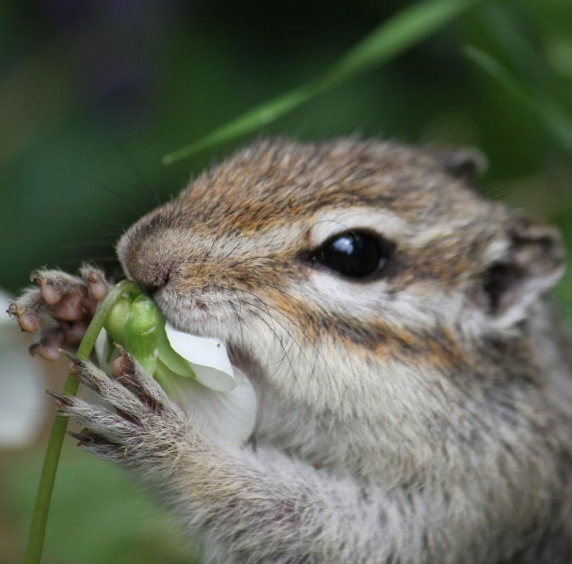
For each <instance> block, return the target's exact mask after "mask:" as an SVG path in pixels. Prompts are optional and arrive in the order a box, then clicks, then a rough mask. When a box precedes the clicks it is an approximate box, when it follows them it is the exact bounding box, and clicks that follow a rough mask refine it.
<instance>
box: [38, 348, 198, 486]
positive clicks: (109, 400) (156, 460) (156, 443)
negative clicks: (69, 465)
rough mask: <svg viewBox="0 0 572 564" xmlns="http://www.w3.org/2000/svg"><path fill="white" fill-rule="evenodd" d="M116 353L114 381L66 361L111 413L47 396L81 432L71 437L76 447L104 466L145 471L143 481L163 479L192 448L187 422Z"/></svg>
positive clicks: (127, 359)
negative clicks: (188, 447) (185, 448)
mask: <svg viewBox="0 0 572 564" xmlns="http://www.w3.org/2000/svg"><path fill="white" fill-rule="evenodd" d="M120 350H121V356H120V357H119V358H118V359H117V360H116V361H115V363H114V371H115V373H116V378H114V377H110V376H108V375H107V374H106V373H105V372H103V370H101V369H100V368H98V367H97V366H96V365H94V364H93V363H91V362H89V361H83V360H79V359H77V358H74V357H72V356H71V355H70V358H72V366H71V370H72V373H73V374H74V375H75V377H76V378H77V379H78V380H79V381H80V382H81V383H82V384H85V385H86V386H87V387H89V388H91V389H92V390H94V391H95V392H96V393H97V394H98V395H99V396H100V397H101V399H103V400H104V402H105V403H106V404H108V405H109V406H110V408H111V409H108V408H106V407H103V406H99V405H93V404H91V403H88V402H86V401H84V400H82V399H79V398H76V397H72V396H64V395H61V394H58V393H56V392H48V393H49V394H50V395H51V396H52V397H54V398H55V399H56V401H57V405H58V407H59V408H60V410H61V411H62V412H63V414H64V415H67V416H69V417H70V418H71V419H72V420H74V421H77V422H78V423H80V424H81V425H82V426H83V427H84V429H83V430H82V431H81V432H80V433H70V434H71V435H72V436H73V437H75V438H76V439H78V441H79V443H78V444H79V446H81V447H83V448H85V449H87V450H89V451H90V452H92V453H94V454H96V455H98V456H100V457H101V458H104V459H106V460H110V461H112V462H115V463H119V464H124V465H126V466H128V467H130V468H131V469H133V470H135V471H143V472H144V473H145V474H146V477H152V478H153V477H154V478H163V477H164V475H165V474H168V473H169V472H171V471H172V470H173V462H174V461H176V460H177V459H178V458H179V457H180V454H181V453H180V449H181V446H182V445H185V444H187V445H188V444H190V442H191V435H192V430H191V426H190V424H189V420H188V418H187V416H186V415H185V414H184V412H183V411H182V410H181V409H179V408H178V407H177V406H176V405H174V404H173V403H172V402H171V401H170V400H169V398H168V397H167V396H166V395H165V393H164V392H163V390H162V388H161V387H160V386H159V384H157V382H156V381H155V380H154V379H153V378H151V377H149V376H147V375H146V374H144V373H143V372H142V371H141V370H140V369H139V367H138V366H137V365H136V363H134V361H133V359H132V357H131V356H130V355H129V354H128V353H127V352H126V351H125V350H123V349H120ZM148 474H152V476H147V475H148Z"/></svg>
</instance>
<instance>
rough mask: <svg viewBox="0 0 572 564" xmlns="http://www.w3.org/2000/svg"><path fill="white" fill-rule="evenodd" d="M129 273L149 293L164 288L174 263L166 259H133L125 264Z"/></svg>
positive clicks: (151, 293)
mask: <svg viewBox="0 0 572 564" xmlns="http://www.w3.org/2000/svg"><path fill="white" fill-rule="evenodd" d="M127 268H128V271H129V275H130V276H131V278H133V280H134V281H135V282H137V283H138V284H139V285H140V286H141V287H142V288H143V289H144V290H145V292H147V293H148V294H149V295H153V294H155V292H158V291H159V290H161V289H162V288H164V287H165V286H166V285H167V284H168V282H169V280H170V279H171V276H172V272H173V268H174V265H173V263H172V262H171V261H166V260H156V261H153V260H148V261H140V260H136V261H133V262H132V263H131V264H128V265H127Z"/></svg>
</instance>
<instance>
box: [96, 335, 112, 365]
mask: <svg viewBox="0 0 572 564" xmlns="http://www.w3.org/2000/svg"><path fill="white" fill-rule="evenodd" d="M109 353H110V350H109V339H108V338H107V331H106V330H105V329H102V330H101V332H100V333H99V335H98V336H97V340H96V341H95V357H96V358H97V364H99V367H100V368H101V369H102V370H103V371H104V372H107V373H108V374H111V373H112V370H113V361H112V360H110V357H109Z"/></svg>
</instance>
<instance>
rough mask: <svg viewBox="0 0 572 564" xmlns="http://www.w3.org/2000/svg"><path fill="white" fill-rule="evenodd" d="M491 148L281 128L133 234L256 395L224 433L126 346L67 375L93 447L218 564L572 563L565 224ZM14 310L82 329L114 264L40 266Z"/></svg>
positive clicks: (144, 256)
mask: <svg viewBox="0 0 572 564" xmlns="http://www.w3.org/2000/svg"><path fill="white" fill-rule="evenodd" d="M483 164H484V160H483V157H482V156H481V155H480V154H479V153H477V152H475V151H472V150H463V149H459V150H452V149H449V148H435V147H431V146H429V147H407V146H403V145H401V144H398V143H393V142H386V141H378V140H365V141H364V140H360V139H354V138H349V139H348V138H344V139H339V140H333V141H324V142H316V143H306V144H303V143H296V142H293V141H291V140H288V139H282V138H278V139H270V140H261V141H258V142H256V143H254V144H253V145H251V146H249V147H247V148H245V149H243V150H241V151H239V152H238V153H237V154H236V155H235V156H233V157H232V158H230V159H228V160H226V161H225V162H223V163H222V164H220V165H218V166H214V167H213V168H212V169H211V170H209V171H207V172H205V173H203V175H202V176H200V177H199V178H198V179H196V180H195V181H194V182H192V183H191V184H190V185H189V186H187V187H186V188H184V189H183V191H182V192H181V193H180V194H179V195H178V196H176V197H174V198H173V199H172V200H170V201H168V202H167V203H165V204H164V205H162V206H160V207H159V208H157V209H155V210H153V211H152V212H150V213H149V214H147V215H145V216H144V217H142V218H141V219H140V220H139V221H138V222H137V223H135V225H133V226H132V227H131V228H130V229H129V230H128V231H127V232H126V233H125V234H124V235H123V237H122V238H121V240H120V241H119V244H118V246H117V252H118V256H119V259H120V261H121V263H122V266H123V268H124V271H125V275H126V276H127V277H129V278H131V279H133V280H135V281H136V282H138V283H139V284H140V285H141V286H143V287H144V288H145V289H146V291H147V292H149V294H151V295H152V296H153V297H154V299H155V300H156V303H157V304H158V306H159V308H160V309H161V311H162V312H163V313H164V315H165V316H166V318H167V319H168V320H169V321H170V322H171V323H172V324H173V325H174V326H176V327H177V328H179V329H180V330H182V331H186V332H189V333H192V334H195V335H199V336H205V337H216V338H218V339H221V340H223V341H224V342H225V343H226V345H227V347H228V350H229V354H230V357H231V360H232V362H233V364H234V365H235V366H236V367H239V368H240V369H241V370H242V371H244V372H245V373H246V374H247V376H248V378H249V379H250V381H251V383H252V385H253V387H254V389H255V391H256V395H257V399H258V405H259V408H258V414H257V423H256V427H255V430H254V432H253V435H252V437H251V439H250V440H249V441H248V442H247V443H246V444H244V445H242V446H240V447H237V446H234V445H230V444H226V443H225V441H224V440H213V439H211V438H209V437H208V436H206V435H205V434H204V433H202V432H201V430H200V424H199V422H198V421H196V420H195V419H194V418H193V414H192V413H184V412H183V411H182V410H181V408H179V407H178V406H176V405H174V404H173V402H171V401H170V400H169V399H168V398H167V397H166V395H165V394H164V392H163V391H162V389H161V388H160V387H159V385H158V384H157V383H156V382H155V381H154V380H153V379H152V378H150V377H149V376H147V375H145V374H143V373H142V372H141V370H140V369H139V368H138V366H137V365H136V363H135V362H134V361H133V359H132V358H131V357H130V356H129V354H128V353H127V352H126V351H123V352H122V356H121V357H120V358H121V362H120V363H119V364H120V368H119V369H118V376H119V377H118V378H111V377H109V376H108V375H106V374H105V373H104V372H103V371H101V370H100V369H99V368H97V367H96V366H95V365H94V364H92V363H91V362H87V361H80V360H77V359H74V360H73V362H72V369H73V371H74V372H75V374H76V375H77V377H78V378H79V379H80V381H81V382H83V383H84V384H86V385H87V386H88V387H89V388H92V389H93V390H95V391H96V392H97V394H99V395H100V396H101V397H102V398H103V400H105V402H107V404H110V405H111V406H113V407H115V408H116V412H111V411H109V410H106V409H105V408H104V407H102V406H101V404H100V402H97V404H93V403H91V402H90V401H86V400H82V399H79V398H72V397H67V396H62V395H59V394H56V393H53V395H54V397H55V398H56V400H57V405H58V407H59V408H60V409H61V410H62V411H63V412H64V413H65V414H66V415H69V416H70V417H71V418H72V419H73V420H75V421H77V422H79V423H80V424H82V425H83V426H84V427H85V429H84V430H83V431H82V432H81V433H80V434H74V436H76V437H77V438H78V439H79V444H80V445H81V446H82V447H83V448H84V449H86V450H88V451H90V452H92V453H95V454H96V455H98V456H100V457H102V458H103V459H106V460H109V461H111V462H113V463H116V464H119V465H122V466H124V467H125V468H127V469H128V471H130V472H131V473H132V474H133V475H134V476H135V478H136V479H137V480H139V481H140V482H141V483H142V484H143V485H144V486H146V487H148V488H150V489H151V490H153V491H154V492H155V493H156V496H157V498H158V500H159V502H160V503H162V504H163V506H165V507H166V508H168V509H169V510H170V511H171V512H172V513H173V514H174V515H175V516H176V518H177V519H178V521H179V522H180V523H181V525H182V527H183V528H184V530H185V531H187V532H188V533H189V534H190V535H191V536H192V538H193V539H196V540H197V542H198V543H199V544H200V547H201V549H202V551H203V553H204V559H205V562H217V563H219V562H220V563H223V562H224V563H242V562H248V563H250V564H255V563H274V564H290V563H292V564H293V563H298V564H300V563H308V564H310V563H315V564H318V563H329V564H335V563H344V564H347V563H355V564H358V563H362V564H374V563H375V564H382V563H383V564H390V563H391V564H397V563H399V564H461V563H462V564H517V563H519V564H564V563H569V562H572V385H571V384H572V380H571V376H572V349H571V347H570V344H569V341H568V340H567V337H566V335H565V329H564V328H563V325H562V323H561V322H560V321H559V316H558V314H557V310H556V308H555V307H554V306H553V305H552V302H551V301H550V299H549V298H548V297H547V296H546V294H547V292H548V290H549V289H550V288H552V287H553V286H554V285H555V284H556V283H557V282H558V280H559V279H560V277H561V275H562V273H563V270H564V266H563V265H564V252H563V248H562V244H561V241H560V237H559V234H558V232H557V230H556V229H555V228H553V227H550V226H547V225H541V224H539V223H536V222H533V221H531V220H528V219H526V218H524V217H522V216H521V215H519V214H517V213H516V212H513V211H511V210H509V209H507V208H506V207H505V206H504V205H502V204H500V203H498V202H491V201H487V200H485V199H484V198H482V197H481V196H479V195H478V193H477V191H476V190H475V188H474V186H473V182H474V177H475V176H476V175H477V174H478V173H479V172H480V170H481V169H482V167H483ZM32 278H33V280H34V281H35V282H37V284H38V285H39V288H36V289H34V290H30V291H28V292H27V293H25V294H24V295H23V296H22V297H21V298H20V299H19V300H17V301H16V302H15V303H14V304H13V305H12V307H11V309H10V312H11V313H12V314H13V315H15V316H17V317H18V320H19V323H20V326H21V327H22V328H23V329H24V330H26V331H36V330H38V329H39V328H40V325H41V324H42V322H43V321H45V320H46V319H56V321H58V326H57V327H56V328H54V327H50V328H48V329H45V330H44V332H43V333H42V335H41V339H40V341H39V343H37V344H36V345H34V346H33V347H34V348H33V352H39V353H40V354H42V356H45V357H46V358H55V357H56V356H57V350H58V348H60V347H62V346H63V345H65V344H71V345H73V344H75V343H77V342H78V340H79V338H81V334H82V332H83V331H84V330H85V324H86V321H87V320H88V319H89V317H90V316H91V315H92V314H93V311H94V309H95V306H96V304H97V302H98V301H100V300H101V299H102V298H103V297H104V296H105V293H106V291H107V289H108V288H109V283H108V282H107V281H106V279H105V277H104V274H103V272H101V271H100V270H98V269H97V268H95V267H90V266H86V267H84V268H83V270H82V276H79V277H76V276H72V275H69V274H66V273H63V272H59V271H55V270H54V271H52V270H44V271H40V272H36V273H35V274H34V275H33V277H32Z"/></svg>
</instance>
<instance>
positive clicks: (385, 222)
mask: <svg viewBox="0 0 572 564" xmlns="http://www.w3.org/2000/svg"><path fill="white" fill-rule="evenodd" d="M352 229H371V230H372V231H375V232H376V233H379V234H380V235H382V236H384V237H387V238H388V239H392V238H396V237H403V236H405V235H406V234H407V233H408V232H409V231H410V228H409V226H408V224H407V222H406V221H405V220H403V219H402V218H400V217H399V216H397V215H396V214H394V213H391V212H389V211H386V210H371V209H368V208H353V209H348V210H342V211H329V212H325V213H323V214H319V215H318V216H317V217H316V221H315V222H314V223H313V225H312V227H311V229H310V238H309V241H310V245H311V246H312V247H314V248H315V247H319V246H320V245H321V244H322V243H323V242H324V241H326V240H327V239H329V238H330V237H332V236H333V235H335V234H336V233H343V232H344V231H350V230H352Z"/></svg>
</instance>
